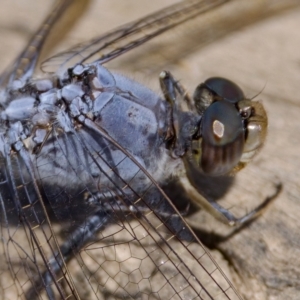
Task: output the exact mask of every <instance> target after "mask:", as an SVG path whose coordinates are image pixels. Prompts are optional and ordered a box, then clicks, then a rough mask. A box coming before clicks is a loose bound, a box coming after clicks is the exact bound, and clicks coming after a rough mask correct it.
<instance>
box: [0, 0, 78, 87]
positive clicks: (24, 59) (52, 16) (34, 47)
mask: <svg viewBox="0 0 300 300" xmlns="http://www.w3.org/2000/svg"><path fill="white" fill-rule="evenodd" d="M72 1H73V0H58V1H56V3H55V5H54V7H53V9H52V11H51V13H49V15H48V16H47V17H46V19H45V20H44V22H43V23H42V24H41V26H40V27H39V29H38V30H37V31H36V32H35V34H34V35H33V37H32V38H31V40H30V41H29V42H28V44H27V45H26V46H25V48H24V50H23V51H22V52H21V53H20V54H19V56H18V57H17V58H16V60H15V62H14V63H13V64H12V66H10V67H9V68H8V69H7V70H5V71H4V72H3V73H2V74H1V75H0V87H1V88H2V89H5V88H7V87H9V86H10V85H11V84H12V82H13V81H14V80H21V81H22V82H25V81H26V79H28V78H31V77H32V75H33V72H34V70H35V67H36V63H37V60H38V57H39V55H40V52H41V49H42V47H43V44H44V42H45V40H46V38H47V36H48V34H49V32H50V30H51V28H52V26H53V24H54V23H55V22H56V21H57V19H58V18H59V17H60V15H61V14H62V13H63V12H64V11H65V10H66V8H67V7H68V5H69V4H70V3H71V2H72Z"/></svg>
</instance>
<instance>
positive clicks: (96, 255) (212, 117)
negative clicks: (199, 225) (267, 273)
mask: <svg viewBox="0 0 300 300" xmlns="http://www.w3.org/2000/svg"><path fill="white" fill-rule="evenodd" d="M223 2H226V1H213V2H211V3H210V4H208V3H206V2H205V1H200V2H199V1H187V2H185V3H181V4H179V5H177V6H176V5H175V6H172V7H170V8H168V9H166V10H163V11H160V12H158V13H156V14H153V15H151V16H149V17H145V18H142V19H140V20H139V21H138V22H132V23H130V24H127V25H125V26H123V27H121V28H119V29H117V30H115V31H112V32H110V33H108V34H105V35H102V36H100V37H99V38H97V39H95V40H93V41H90V42H88V43H86V44H81V45H79V46H76V47H74V48H72V49H71V50H70V51H67V52H64V53H61V54H58V55H56V56H54V57H53V58H51V59H49V60H47V61H45V62H44V63H43V64H42V67H43V69H44V70H46V71H50V70H53V69H54V70H55V72H56V73H55V74H52V77H51V80H45V81H43V82H42V81H33V80H31V76H32V70H33V68H34V66H35V61H36V59H37V56H38V54H39V50H40V48H41V46H42V44H43V39H40V36H42V37H44V38H46V36H47V27H41V29H40V31H39V34H40V36H39V38H37V40H36V41H38V40H39V41H40V43H41V44H40V45H39V47H37V48H36V49H37V52H36V53H31V52H30V51H29V50H28V49H29V48H26V49H25V50H24V51H23V52H22V54H21V56H20V57H19V59H18V60H17V61H16V64H15V65H14V66H13V68H12V69H11V70H9V71H8V72H7V73H5V74H3V76H2V77H1V83H2V87H3V90H4V95H5V100H4V102H3V110H2V112H1V113H2V114H1V119H2V121H3V123H5V128H4V132H3V133H2V136H1V143H0V144H1V151H2V152H1V159H2V160H1V162H2V165H1V170H3V174H4V175H3V176H4V180H3V190H2V191H3V192H1V193H2V195H1V196H2V198H3V200H1V201H2V212H1V213H2V221H1V222H2V224H1V226H2V231H3V242H2V243H3V247H4V248H5V250H4V253H5V255H6V261H7V266H6V267H7V268H8V269H9V268H10V270H9V272H10V274H11V275H12V278H13V280H12V281H13V284H11V285H10V286H9V287H4V293H7V294H9V293H10V292H11V291H12V290H20V292H17V294H18V295H19V298H28V299H32V298H34V297H44V298H45V299H47V298H48V299H61V298H68V297H70V296H72V297H74V298H75V299H77V298H78V299H79V298H80V297H86V296H84V294H82V291H80V290H77V288H76V284H75V282H74V280H75V277H76V276H77V274H78V276H80V277H81V279H82V280H83V281H84V282H85V286H86V287H87V293H88V296H87V297H88V298H91V299H92V297H95V298H96V297H103V298H109V297H110V298H116V299H118V298H126V297H127V298H129V299H130V298H133V299H140V298H142V297H143V295H147V297H153V298H161V299H171V298H178V299H180V298H184V299H192V298H195V297H196V298H197V297H199V298H200V299H201V297H202V298H204V299H205V298H208V299H217V297H218V296H219V295H221V294H222V296H223V297H224V299H226V298H227V299H234V297H236V298H237V297H239V296H238V293H237V292H236V291H235V290H234V288H233V287H232V286H231V284H230V282H228V281H227V279H226V277H225V276H223V275H221V276H220V277H221V278H217V279H215V274H214V273H217V272H216V270H217V266H216V265H215V262H214V261H213V260H212V259H211V258H210V256H209V255H208V254H207V252H206V250H205V249H204V248H203V246H201V245H200V244H199V243H198V240H197V237H196V236H195V235H194V233H193V232H192V231H191V229H190V228H189V227H188V225H187V224H186V223H185V221H184V219H183V218H182V217H181V216H180V215H179V214H178V212H177V210H176V209H175V208H174V206H173V204H172V201H171V200H170V199H168V197H167V196H166V195H165V193H164V190H163V189H162V188H161V185H163V184H165V182H166V180H168V179H169V178H170V177H171V176H174V174H176V175H177V176H178V178H179V181H180V182H181V184H182V186H183V187H184V188H185V189H186V191H187V194H188V195H189V197H190V198H191V200H194V201H195V202H196V203H199V204H200V206H203V207H205V208H207V209H208V210H209V211H211V212H212V213H213V214H214V215H215V216H217V217H218V218H219V219H221V220H222V221H224V222H225V223H229V224H231V225H233V224H236V223H244V222H245V221H248V220H250V219H251V218H253V217H254V216H256V215H257V213H259V212H260V210H261V208H263V207H265V206H266V205H267V204H268V203H269V201H266V202H264V203H263V204H262V205H261V206H259V207H257V208H256V209H254V210H253V211H251V212H250V213H249V214H247V215H246V216H244V217H242V218H236V217H235V216H234V215H232V214H231V213H230V212H229V211H227V210H225V209H223V208H221V207H220V206H219V205H218V204H216V203H215V202H213V201H207V200H206V199H205V198H204V197H203V196H202V195H201V193H199V191H198V189H197V184H196V183H195V182H194V179H193V176H194V174H195V172H199V171H204V172H206V173H210V174H213V175H219V174H223V173H227V172H229V171H231V170H233V171H235V170H238V169H240V168H241V167H242V166H243V165H244V164H246V163H247V162H248V161H249V159H250V158H251V157H252V156H253V154H255V153H256V152H257V150H258V149H259V148H260V147H261V145H262V143H263V141H264V138H265V134H266V125H267V120H266V114H265V111H264V109H263V107H262V105H261V104H260V103H258V102H254V101H250V100H247V99H244V98H245V97H244V96H243V93H242V92H241V90H240V88H239V87H237V86H236V85H235V84H234V83H232V82H230V81H229V80H225V79H220V78H211V79H209V80H208V81H206V82H204V84H202V85H200V86H199V88H198V89H197V90H196V93H195V96H194V101H192V100H191V99H189V98H188V96H187V95H186V93H185V91H184V90H183V88H182V87H181V86H180V85H179V84H178V82H177V81H176V80H174V79H173V77H172V75H171V74H169V73H164V75H163V76H161V78H160V80H161V86H162V90H163V94H164V97H165V99H163V98H162V97H161V96H159V95H156V94H155V93H153V92H152V91H150V90H149V89H147V88H146V87H144V86H142V85H140V84H138V83H136V82H134V81H132V80H130V79H128V78H126V77H124V76H121V75H118V74H115V73H112V72H110V71H108V70H107V69H106V68H104V67H103V65H102V64H104V63H105V62H107V61H109V60H112V59H114V58H115V57H117V56H119V55H122V54H123V53H125V52H127V51H129V50H131V49H132V48H134V47H137V46H139V45H140V44H143V43H145V42H146V41H147V40H149V39H151V38H154V37H155V36H157V35H159V34H160V33H161V31H166V30H169V29H170V28H172V27H174V26H177V25H179V24H181V23H182V22H184V21H186V20H187V19H190V18H193V17H195V16H196V15H198V14H201V13H204V12H205V11H206V10H208V9H211V8H214V7H216V6H219V5H221V4H223ZM65 5H66V3H65V2H64V1H61V2H59V3H58V5H57V6H56V7H55V9H54V12H53V14H52V15H50V16H49V18H48V19H47V21H46V22H47V24H48V25H49V28H50V27H51V26H52V23H54V22H55V20H56V17H57V16H58V15H59V14H60V13H61V12H62V11H64V9H65ZM162 20H163V21H164V22H161V21H162ZM154 25H155V26H154ZM45 28H46V29H45ZM147 30H148V31H149V32H146V33H145V31H147ZM36 37H37V36H36ZM127 38H129V40H127ZM123 41H125V42H124V43H123ZM119 42H121V44H120V45H119V46H116V45H118V43H119ZM122 43H123V44H122ZM95 51H97V52H99V51H101V53H102V52H103V54H102V56H101V57H100V58H99V59H98V60H97V61H96V62H94V63H87V62H86V60H87V59H90V57H91V56H92V55H93V54H94V53H95ZM24 57H26V58H27V59H23V58H24ZM74 59H75V62H76V64H75V65H74V64H73V65H71V66H69V63H70V61H72V63H73V60H74ZM56 63H57V65H56ZM49 68H50V69H49ZM224 85H225V88H224ZM228 88H229V89H230V92H233V94H234V96H233V97H232V96H228ZM184 107H188V110H186V109H184ZM224 112H225V113H224ZM228 116H230V117H228ZM228 127H229V129H228ZM133 137H134V138H133ZM228 145H229V146H228ZM216 149H217V150H216ZM232 150H234V151H232ZM243 152H245V153H243ZM224 153H225V154H224ZM195 161H196V164H195ZM5 199H9V200H5ZM269 200H270V199H269ZM12 216H14V218H13V217H12ZM15 216H18V218H17V219H18V220H15ZM55 224H58V225H59V226H61V227H65V229H62V231H63V232H64V234H65V236H66V238H65V239H64V240H63V241H59V237H58V236H57V234H56V232H55V229H54V227H55ZM11 227H14V228H17V229H15V234H12V233H11V231H10V228H11ZM20 228H23V229H20ZM159 228H163V229H162V230H160V229H159ZM20 232H22V233H27V237H28V238H27V239H26V241H24V240H21V239H20V238H19V237H18V238H17V234H18V233H20ZM173 243H176V244H178V245H177V247H176V248H175V247H174V245H173ZM41 245H43V246H41ZM20 251H21V252H22V253H23V254H20ZM14 260H15V261H17V264H16V265H17V266H16V267H15V266H13V265H12V264H11V262H12V261H14ZM91 261H92V263H91ZM69 263H70V264H72V263H73V264H75V268H74V269H72V268H71V267H70V265H69ZM20 265H21V267H20ZM194 265H197V268H196V269H195V268H194ZM206 265H209V267H208V268H206V267H204V266H206ZM76 268H77V271H73V270H76ZM19 270H22V272H24V273H25V274H26V275H25V276H23V277H22V276H21V275H19V274H20V272H19ZM29 270H30V272H31V273H30V275H28V274H29ZM191 279H192V282H191ZM224 282H225V283H224ZM116 287H117V288H116ZM234 294H235V296H234Z"/></svg>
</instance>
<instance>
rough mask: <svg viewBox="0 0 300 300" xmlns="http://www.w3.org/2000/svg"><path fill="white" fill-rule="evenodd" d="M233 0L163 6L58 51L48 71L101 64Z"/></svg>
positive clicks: (45, 67) (45, 66) (194, 0)
mask: <svg viewBox="0 0 300 300" xmlns="http://www.w3.org/2000/svg"><path fill="white" fill-rule="evenodd" d="M226 2H229V0H213V1H206V0H200V1H199V0H189V1H182V2H179V3H177V4H175V5H172V6H170V7H167V8H166V9H162V10H160V11H158V12H155V13H153V14H151V15H148V16H146V17H143V18H141V19H139V20H137V21H134V22H131V23H128V24H126V25H124V26H121V27H119V28H117V29H116V30H113V31H112V32H109V33H107V34H104V35H101V36H99V37H97V38H95V39H93V40H91V41H89V42H87V43H83V44H79V45H77V46H75V47H72V48H71V49H69V50H67V51H65V52H62V53H58V54H56V55H54V56H53V57H51V58H49V59H47V60H46V61H44V62H43V63H42V65H41V68H42V70H43V71H44V72H49V73H56V72H60V71H64V70H66V69H67V68H69V67H73V66H75V65H76V64H82V63H87V62H93V61H98V62H100V63H101V64H102V63H105V62H108V61H109V60H112V59H114V58H115V57H118V56H119V55H122V54H123V53H125V52H127V51H129V50H131V49H133V48H136V47H138V46H139V45H141V44H143V43H145V42H147V41H149V40H150V39H152V38H154V37H156V36H158V35H160V34H162V33H163V32H165V31H167V30H170V29H171V28H174V27H175V26H178V25H180V24H182V23H183V22H186V21H188V20H191V19H193V18H195V17H197V16H199V15H201V14H203V13H205V12H207V11H209V10H212V9H214V8H216V7H217V6H219V5H221V4H224V3H226Z"/></svg>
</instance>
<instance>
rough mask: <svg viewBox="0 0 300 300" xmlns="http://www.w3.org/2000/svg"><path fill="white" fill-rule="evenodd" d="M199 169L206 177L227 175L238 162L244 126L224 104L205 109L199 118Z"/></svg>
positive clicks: (216, 104) (225, 103) (238, 117)
mask: <svg viewBox="0 0 300 300" xmlns="http://www.w3.org/2000/svg"><path fill="white" fill-rule="evenodd" d="M201 148H202V151H201V162H200V167H201V169H202V170H203V171H204V172H205V173H207V174H210V175H222V174H226V173H228V172H230V171H231V170H232V169H233V168H234V167H235V166H236V165H237V164H238V162H239V161H240V158H241V155H242V153H243V148H244V127H243V121H242V118H241V116H240V115H239V112H238V111H237V109H236V108H235V106H234V105H232V104H231V103H228V102H226V101H217V102H215V103H213V104H212V105H211V106H210V107H208V108H207V110H206V111H205V113H204V115H203V119H202V144H201Z"/></svg>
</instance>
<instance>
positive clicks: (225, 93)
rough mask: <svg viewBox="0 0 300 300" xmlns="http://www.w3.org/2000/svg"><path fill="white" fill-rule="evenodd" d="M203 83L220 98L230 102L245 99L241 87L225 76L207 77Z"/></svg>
mask: <svg viewBox="0 0 300 300" xmlns="http://www.w3.org/2000/svg"><path fill="white" fill-rule="evenodd" d="M204 84H205V85H206V86H207V88H209V89H210V90H211V91H212V92H213V93H215V94H217V95H218V96H219V97H220V98H222V99H224V100H226V101H228V102H230V103H237V102H239V101H241V100H243V99H245V96H244V93H243V91H242V90H241V88H240V87H239V86H238V85H236V84H235V83H234V82H232V81H230V80H228V79H226V78H222V77H212V78H209V79H207V80H206V81H205V82H204Z"/></svg>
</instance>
